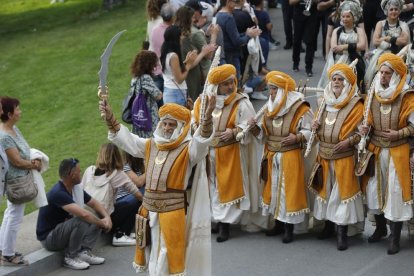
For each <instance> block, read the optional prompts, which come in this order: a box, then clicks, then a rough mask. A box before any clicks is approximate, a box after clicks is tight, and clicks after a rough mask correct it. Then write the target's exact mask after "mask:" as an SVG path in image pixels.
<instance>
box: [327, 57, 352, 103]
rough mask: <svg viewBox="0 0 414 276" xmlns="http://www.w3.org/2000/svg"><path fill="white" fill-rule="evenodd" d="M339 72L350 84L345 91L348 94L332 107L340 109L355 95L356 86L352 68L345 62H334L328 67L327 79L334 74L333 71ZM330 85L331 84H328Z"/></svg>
mask: <svg viewBox="0 0 414 276" xmlns="http://www.w3.org/2000/svg"><path fill="white" fill-rule="evenodd" d="M337 72H341V74H342V76H343V77H345V78H346V79H347V81H348V82H349V83H350V84H351V89H349V91H347V93H348V96H347V97H346V98H345V99H344V100H343V101H342V102H340V103H338V104H336V105H334V108H337V109H341V108H342V107H344V106H346V105H347V104H348V103H349V101H350V100H351V99H352V98H353V97H354V95H355V88H356V84H357V83H356V82H357V81H356V80H357V77H356V75H355V72H354V70H353V69H352V68H351V66H349V65H347V64H345V63H336V64H334V65H332V66H331V67H330V68H329V69H328V76H329V79H332V77H333V76H334V75H335V73H337ZM329 85H331V84H329Z"/></svg>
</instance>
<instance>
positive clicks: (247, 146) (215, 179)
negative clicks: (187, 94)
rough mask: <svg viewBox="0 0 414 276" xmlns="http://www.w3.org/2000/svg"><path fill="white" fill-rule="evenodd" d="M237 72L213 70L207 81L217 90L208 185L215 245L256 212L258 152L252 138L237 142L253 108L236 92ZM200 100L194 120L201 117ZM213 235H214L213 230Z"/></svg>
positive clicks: (229, 67)
mask: <svg viewBox="0 0 414 276" xmlns="http://www.w3.org/2000/svg"><path fill="white" fill-rule="evenodd" d="M236 77H237V71H236V68H235V67H234V66H233V65H230V64H225V65H221V66H218V67H216V68H214V69H212V70H211V71H210V73H209V75H208V82H209V83H210V84H211V85H213V86H214V87H213V90H215V89H217V99H216V108H215V110H214V112H213V120H214V122H215V123H214V125H215V137H214V139H213V143H212V145H211V147H210V151H209V186H210V198H211V205H212V206H211V208H212V218H213V221H215V222H217V223H218V232H219V235H218V236H217V242H224V241H226V240H228V238H229V227H230V224H236V223H241V224H242V225H246V224H249V223H251V222H252V217H251V215H252V213H257V212H258V206H259V192H258V185H257V175H258V166H257V149H256V145H255V143H254V140H253V139H252V137H251V135H246V137H244V138H243V139H242V140H241V141H240V142H239V141H237V140H236V136H237V133H238V132H239V131H240V130H241V129H244V128H246V127H247V120H248V119H249V118H251V117H253V116H254V114H255V111H254V108H253V106H252V104H251V102H250V101H249V98H248V97H247V96H246V94H239V93H237V78H236ZM199 113H200V100H197V101H196V104H195V106H194V118H195V121H196V122H198V118H200V115H199ZM213 232H215V231H214V230H213Z"/></svg>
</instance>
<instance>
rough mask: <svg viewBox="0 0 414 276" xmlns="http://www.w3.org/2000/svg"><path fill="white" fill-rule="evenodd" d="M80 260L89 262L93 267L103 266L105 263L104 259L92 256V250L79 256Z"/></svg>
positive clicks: (85, 251)
mask: <svg viewBox="0 0 414 276" xmlns="http://www.w3.org/2000/svg"><path fill="white" fill-rule="evenodd" d="M78 258H79V259H80V260H81V261H84V262H87V263H88V264H91V265H99V264H103V263H104V262H105V259H104V258H102V257H98V256H95V255H94V254H92V252H91V251H90V250H84V251H82V252H80V253H79V254H78Z"/></svg>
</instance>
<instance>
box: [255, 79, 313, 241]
mask: <svg viewBox="0 0 414 276" xmlns="http://www.w3.org/2000/svg"><path fill="white" fill-rule="evenodd" d="M266 82H267V86H268V88H269V91H270V98H269V100H268V102H267V103H266V105H265V111H264V116H263V119H262V120H261V121H260V122H259V123H257V121H256V119H255V118H251V119H250V120H249V125H250V127H251V128H252V130H251V131H252V133H253V134H254V135H255V136H256V137H257V138H258V139H259V140H260V141H261V142H262V143H264V144H265V146H264V151H263V157H262V162H261V166H262V167H261V180H262V186H263V192H262V213H263V215H265V216H268V215H269V214H271V215H272V216H273V217H274V219H275V220H276V221H275V222H276V224H275V228H274V229H273V230H272V231H269V234H268V235H272V234H270V233H271V232H273V233H274V234H275V235H276V234H278V233H281V232H283V231H284V236H283V240H282V241H283V242H284V243H289V242H291V241H292V240H293V225H294V224H298V223H301V222H303V221H304V219H305V214H306V213H309V208H308V201H307V191H306V185H305V165H304V160H303V155H302V147H303V145H305V144H306V141H307V140H308V139H309V136H310V133H311V123H312V111H311V110H310V107H309V104H308V103H307V102H305V101H304V99H303V98H304V97H303V94H302V93H299V92H295V91H294V90H295V87H296V83H295V81H294V80H293V79H292V78H291V77H290V76H289V75H287V74H285V73H283V72H279V71H271V72H269V73H268V74H267V75H266ZM293 167H294V168H295V170H292V168H293ZM283 225H284V229H283V228H282V227H281V226H283Z"/></svg>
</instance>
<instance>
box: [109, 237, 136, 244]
mask: <svg viewBox="0 0 414 276" xmlns="http://www.w3.org/2000/svg"><path fill="white" fill-rule="evenodd" d="M112 245H113V246H130V245H136V240H135V239H133V238H131V237H128V236H127V235H123V236H122V237H120V238H116V237H115V236H114V238H113V239H112Z"/></svg>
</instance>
